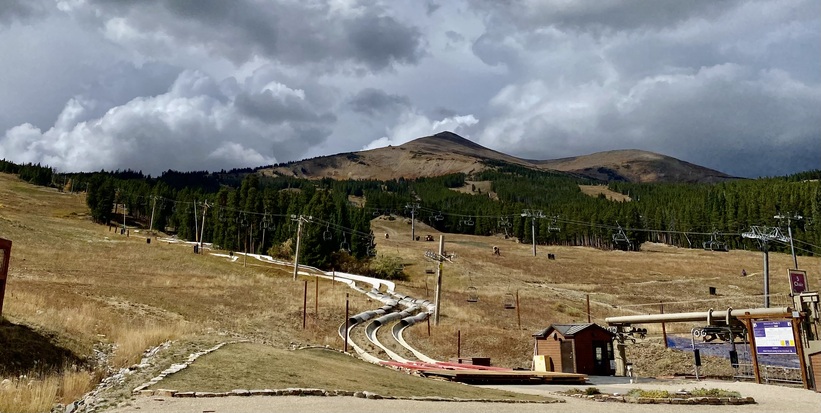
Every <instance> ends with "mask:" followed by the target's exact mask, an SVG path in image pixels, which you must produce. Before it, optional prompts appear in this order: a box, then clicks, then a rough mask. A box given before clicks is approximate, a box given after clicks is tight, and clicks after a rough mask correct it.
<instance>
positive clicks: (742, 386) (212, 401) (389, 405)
mask: <svg viewBox="0 0 821 413" xmlns="http://www.w3.org/2000/svg"><path fill="white" fill-rule="evenodd" d="M591 381H592V382H591V383H590V384H588V385H585V386H583V387H582V386H575V387H582V388H584V387H593V386H594V387H597V388H598V389H599V390H601V391H603V392H609V393H613V392H618V393H626V392H627V391H628V390H630V389H631V388H642V389H646V390H649V389H660V390H669V391H676V390H679V389H687V390H691V389H695V388H702V387H705V388H720V389H725V390H735V391H738V392H740V393H741V395H742V396H752V397H754V398H755V399H756V401H757V402H758V404H754V405H741V406H683V405H682V406H679V405H664V406H659V405H638V404H627V403H598V402H593V401H589V400H582V399H577V398H572V397H563V396H557V395H556V394H555V392H557V391H563V390H566V389H569V388H571V387H573V386H557V385H536V386H487V387H493V388H500V389H504V390H510V391H518V392H522V393H529V394H540V395H545V396H551V397H556V398H558V399H561V400H564V401H565V403H557V404H508V403H492V404H486V403H457V402H421V401H410V400H368V399H358V398H354V397H291V396H286V397H237V396H235V397H222V398H198V399H187V398H170V397H156V396H155V397H138V398H136V399H135V400H133V401H131V402H129V403H130V404H129V405H128V406H121V407H118V408H115V409H112V410H107V412H109V413H126V412H129V413H137V412H139V413H142V412H157V413H166V412H168V413H171V412H174V413H186V412H191V413H204V412H214V413H219V412H248V413H263V412H281V411H288V412H305V413H308V412H352V411H355V412H362V413H371V412H372V413H384V412H386V411H405V412H410V411H418V412H445V413H448V412H453V413H455V412H464V413H473V412H477V411H494V412H500V413H507V412H510V413H528V412H545V411H561V412H562V413H565V412H568V413H573V412H579V413H582V412H597V411H602V412H603V411H606V412H608V413H635V412H638V413H641V412H658V411H661V410H663V411H664V412H665V413H679V412H681V413H685V412H686V413H693V412H695V411H698V412H722V413H723V412H744V413H751V412H777V411H794V412H819V411H821V393H815V392H813V391H809V390H803V389H798V388H791V387H783V386H772V385H760V384H754V383H746V382H744V383H742V382H726V381H694V380H669V381H662V380H649V379H643V380H640V381H639V382H638V383H635V384H630V383H628V382H625V380H624V378H620V377H595V378H593V379H592V380H591Z"/></svg>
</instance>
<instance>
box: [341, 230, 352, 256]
mask: <svg viewBox="0 0 821 413" xmlns="http://www.w3.org/2000/svg"><path fill="white" fill-rule="evenodd" d="M339 250H340V251H345V252H351V248H350V246H349V245H348V237H346V236H345V235H344V234H343V235H342V242H341V243H339Z"/></svg>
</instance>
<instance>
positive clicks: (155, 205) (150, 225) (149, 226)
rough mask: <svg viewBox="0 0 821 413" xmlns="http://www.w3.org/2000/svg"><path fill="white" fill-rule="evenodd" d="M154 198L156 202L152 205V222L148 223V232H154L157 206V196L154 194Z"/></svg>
mask: <svg viewBox="0 0 821 413" xmlns="http://www.w3.org/2000/svg"><path fill="white" fill-rule="evenodd" d="M152 198H153V199H154V203H153V204H152V205H151V222H150V223H149V224H148V233H149V234H152V235H153V234H154V209H155V208H156V207H157V196H156V195H154V196H153V197H152Z"/></svg>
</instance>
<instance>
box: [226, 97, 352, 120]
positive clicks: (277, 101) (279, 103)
mask: <svg viewBox="0 0 821 413" xmlns="http://www.w3.org/2000/svg"><path fill="white" fill-rule="evenodd" d="M234 104H235V105H236V107H237V109H238V110H239V112H240V113H242V114H245V115H248V116H252V117H254V118H257V119H259V120H261V121H263V122H265V123H270V124H277V123H283V122H300V123H310V122H317V123H333V122H334V121H336V117H335V116H334V115H333V114H331V113H318V112H317V111H316V109H315V108H312V107H310V105H309V103H308V102H306V101H305V99H302V98H300V97H299V96H296V95H292V94H286V95H280V96H276V95H274V93H273V92H272V91H270V90H265V91H263V92H260V93H240V94H239V95H238V96H237V97H236V100H235V101H234Z"/></svg>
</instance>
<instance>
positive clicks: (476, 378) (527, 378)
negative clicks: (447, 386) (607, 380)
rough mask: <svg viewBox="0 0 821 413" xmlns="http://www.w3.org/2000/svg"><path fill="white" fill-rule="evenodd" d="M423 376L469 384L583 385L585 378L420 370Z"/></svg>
mask: <svg viewBox="0 0 821 413" xmlns="http://www.w3.org/2000/svg"><path fill="white" fill-rule="evenodd" d="M420 373H422V375H424V376H435V377H441V378H445V379H448V380H452V381H458V382H461V383H469V384H584V383H586V382H587V376H586V375H584V374H575V373H559V372H554V371H529V370H507V371H500V370H444V369H432V370H420Z"/></svg>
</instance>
